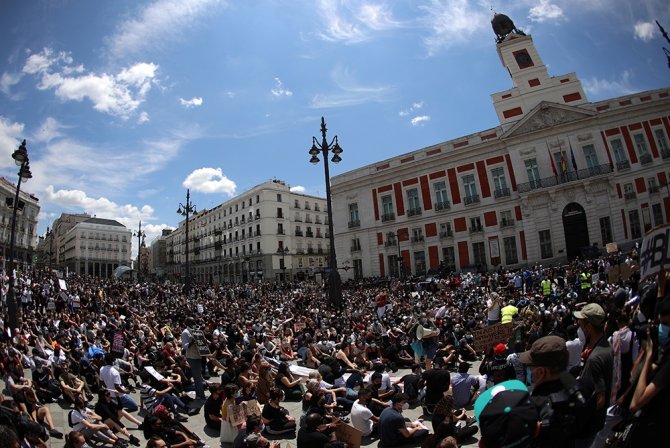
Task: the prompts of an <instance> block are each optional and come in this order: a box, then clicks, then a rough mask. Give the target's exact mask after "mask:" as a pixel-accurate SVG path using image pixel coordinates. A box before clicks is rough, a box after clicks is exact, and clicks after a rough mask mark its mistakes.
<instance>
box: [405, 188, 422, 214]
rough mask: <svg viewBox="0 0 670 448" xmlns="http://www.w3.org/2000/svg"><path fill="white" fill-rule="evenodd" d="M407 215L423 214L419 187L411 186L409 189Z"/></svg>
mask: <svg viewBox="0 0 670 448" xmlns="http://www.w3.org/2000/svg"><path fill="white" fill-rule="evenodd" d="M407 204H408V205H409V208H408V209H407V216H414V215H420V214H421V202H420V201H419V190H418V189H417V188H410V189H409V190H407Z"/></svg>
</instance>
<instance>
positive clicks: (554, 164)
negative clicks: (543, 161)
mask: <svg viewBox="0 0 670 448" xmlns="http://www.w3.org/2000/svg"><path fill="white" fill-rule="evenodd" d="M547 153H548V154H549V160H550V161H551V170H552V171H553V172H554V177H558V171H556V163H555V162H554V158H553V157H552V155H551V151H549V144H548V143H547Z"/></svg>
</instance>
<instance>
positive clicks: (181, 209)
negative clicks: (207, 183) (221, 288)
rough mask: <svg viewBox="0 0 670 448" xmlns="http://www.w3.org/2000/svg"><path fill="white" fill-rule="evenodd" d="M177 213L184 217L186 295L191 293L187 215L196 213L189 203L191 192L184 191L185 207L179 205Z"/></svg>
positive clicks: (188, 190) (193, 206)
mask: <svg viewBox="0 0 670 448" xmlns="http://www.w3.org/2000/svg"><path fill="white" fill-rule="evenodd" d="M177 213H178V214H180V215H182V216H185V217H186V279H185V281H184V290H185V291H186V293H187V294H188V293H189V292H191V271H190V266H189V264H188V215H189V214H191V213H193V214H195V213H198V212H197V211H196V209H195V205H194V204H192V203H191V190H190V189H187V190H186V205H184V204H182V203H181V202H180V203H179V207H178V208H177Z"/></svg>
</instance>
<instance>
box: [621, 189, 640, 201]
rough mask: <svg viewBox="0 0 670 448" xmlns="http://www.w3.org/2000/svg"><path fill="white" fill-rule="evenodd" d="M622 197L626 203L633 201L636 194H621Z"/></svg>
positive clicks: (630, 192) (632, 192)
mask: <svg viewBox="0 0 670 448" xmlns="http://www.w3.org/2000/svg"><path fill="white" fill-rule="evenodd" d="M623 197H624V198H625V199H626V200H627V201H632V200H633V199H635V198H636V197H637V193H635V192H634V191H628V192H626V193H624V194H623Z"/></svg>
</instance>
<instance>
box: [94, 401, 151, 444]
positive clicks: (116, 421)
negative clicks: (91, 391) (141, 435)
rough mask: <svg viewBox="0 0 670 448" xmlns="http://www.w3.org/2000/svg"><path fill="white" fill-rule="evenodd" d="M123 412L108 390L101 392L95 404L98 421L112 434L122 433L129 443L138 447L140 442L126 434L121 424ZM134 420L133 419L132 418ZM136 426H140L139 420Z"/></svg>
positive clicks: (126, 430) (126, 431)
mask: <svg viewBox="0 0 670 448" xmlns="http://www.w3.org/2000/svg"><path fill="white" fill-rule="evenodd" d="M120 411H121V412H125V411H124V410H123V408H120V407H119V404H118V403H117V402H116V401H114V400H112V397H111V394H110V393H109V391H108V390H105V389H103V390H101V391H100V393H99V396H98V402H97V403H96V404H95V413H96V414H98V415H99V416H100V420H102V422H103V423H104V424H105V425H107V426H108V427H109V429H111V430H112V431H114V433H118V432H120V433H122V434H123V435H124V436H126V437H127V438H128V440H130V443H131V444H133V445H135V446H140V440H139V439H138V438H137V437H135V436H134V435H132V434H130V433H129V432H128V429H126V427H125V425H124V424H123V423H122V422H121V416H122V415H123V414H122V413H121V412H120ZM133 418H134V417H133ZM136 422H137V425H138V426H139V425H140V422H139V420H136Z"/></svg>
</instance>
